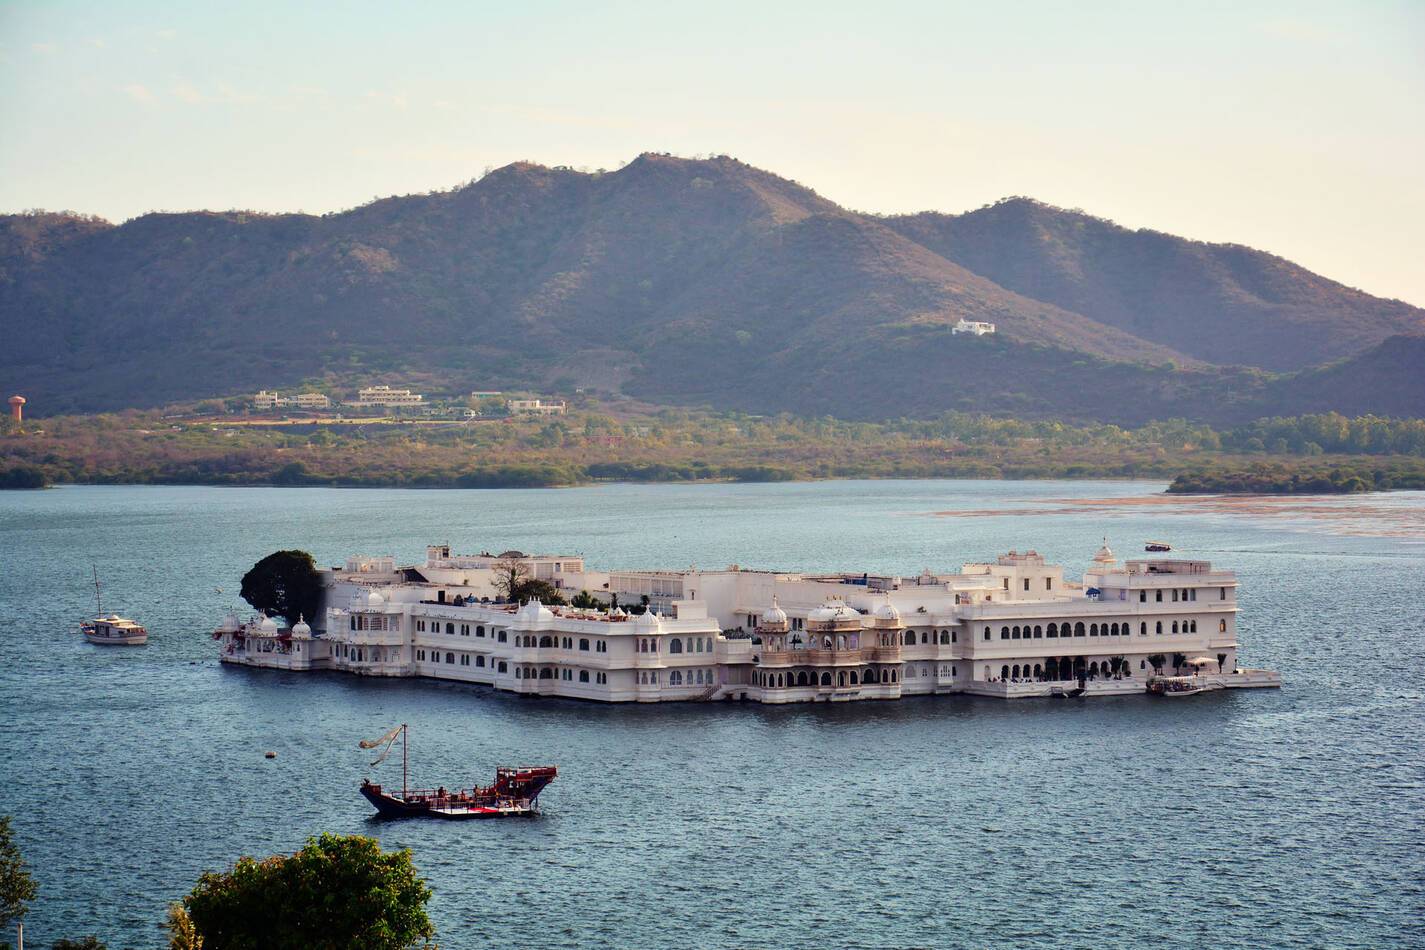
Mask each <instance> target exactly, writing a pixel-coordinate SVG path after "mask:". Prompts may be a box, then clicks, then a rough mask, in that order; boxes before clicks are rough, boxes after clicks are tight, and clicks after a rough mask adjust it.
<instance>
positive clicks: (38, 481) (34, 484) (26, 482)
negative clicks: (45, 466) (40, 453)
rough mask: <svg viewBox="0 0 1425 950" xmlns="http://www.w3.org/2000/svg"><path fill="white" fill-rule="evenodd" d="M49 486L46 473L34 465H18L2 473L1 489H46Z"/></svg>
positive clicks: (0, 473) (0, 474)
mask: <svg viewBox="0 0 1425 950" xmlns="http://www.w3.org/2000/svg"><path fill="white" fill-rule="evenodd" d="M47 485H49V479H48V478H47V477H45V473H44V472H43V471H42V470H41V469H38V468H35V467H34V466H33V465H16V466H14V467H13V468H9V469H6V470H5V471H3V472H0V489H4V488H22V489H31V488H44V487H46V486H47Z"/></svg>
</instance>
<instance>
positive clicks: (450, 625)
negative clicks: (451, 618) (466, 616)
mask: <svg viewBox="0 0 1425 950" xmlns="http://www.w3.org/2000/svg"><path fill="white" fill-rule="evenodd" d="M445 632H446V633H449V634H451V635H454V634H455V624H453V623H448V624H446V625H445Z"/></svg>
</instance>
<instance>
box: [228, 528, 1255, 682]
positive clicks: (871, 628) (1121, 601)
mask: <svg viewBox="0 0 1425 950" xmlns="http://www.w3.org/2000/svg"><path fill="white" fill-rule="evenodd" d="M511 570H515V571H516V572H517V573H518V574H519V575H520V576H523V577H526V578H529V579H531V580H536V581H542V582H544V583H546V584H548V585H549V586H551V587H553V588H554V589H556V590H557V591H560V592H561V593H565V594H575V593H580V592H582V593H583V594H584V596H582V597H579V598H578V599H579V600H580V602H581V603H584V604H585V606H584V607H582V608H576V607H566V606H552V605H551V606H546V605H544V604H541V603H540V602H539V601H537V600H531V601H528V602H526V603H523V604H515V603H503V602H501V601H500V599H499V596H500V590H501V579H502V578H508V577H509V576H510V574H509V572H510V571H511ZM321 577H322V583H323V587H324V598H325V607H324V608H323V610H322V616H320V617H317V618H307V619H305V620H303V622H299V623H297V624H294V625H293V626H292V627H291V628H290V629H283V628H280V627H279V626H278V625H277V623H276V621H275V620H274V619H272V618H267V617H258V618H255V619H253V620H251V621H249V622H247V623H242V622H240V621H239V620H238V618H237V616H236V615H235V614H229V615H228V616H227V617H226V618H225V619H224V620H223V622H222V624H221V625H220V626H219V627H218V628H217V630H216V631H215V633H214V638H215V639H216V640H218V641H219V648H220V651H221V652H220V658H221V659H222V661H223V662H224V663H232V664H238V665H243V666H257V667H270V668H277V669H285V670H334V671H343V672H349V673H355V674H359V675H364V676H388V677H427V678H431V679H442V680H455V681H460V682H466V683H476V684H484V685H487V686H492V687H494V688H496V689H500V690H505V691H509V692H514V693H521V694H527V695H537V696H566V697H572V698H580V699H589V700H598V701H602V702H664V701H679V700H698V701H704V700H719V699H728V700H748V701H753V702H762V703H796V702H838V701H852V700H864V699H899V698H901V697H904V696H914V695H931V694H935V695H939V694H953V693H968V694H974V695H981V696H995V697H1001V698H1023V697H1032V696H1056V695H1059V696H1073V695H1120V694H1129V693H1142V692H1145V691H1146V690H1148V689H1149V688H1150V687H1151V686H1153V685H1154V684H1155V683H1156V684H1157V685H1158V686H1160V687H1162V688H1163V689H1164V691H1165V692H1168V693H1170V694H1181V693H1185V692H1201V691H1204V690H1213V689H1231V688H1243V687H1260V686H1267V687H1270V686H1279V685H1281V679H1280V677H1279V676H1278V675H1277V674H1276V673H1274V672H1272V671H1269V670H1253V669H1246V668H1243V667H1241V666H1239V664H1238V659H1237V655H1238V643H1237V630H1236V620H1237V578H1236V576H1235V575H1234V574H1233V573H1232V572H1231V571H1225V570H1220V569H1216V568H1214V567H1213V566H1212V565H1211V564H1210V563H1208V562H1207V561H1188V560H1142V561H1129V562H1127V563H1126V564H1122V565H1120V564H1119V563H1118V562H1117V561H1116V559H1115V558H1114V557H1113V553H1112V552H1111V551H1109V550H1108V548H1107V546H1106V545H1105V546H1104V548H1102V549H1101V550H1100V551H1099V552H1098V553H1097V554H1096V555H1095V556H1094V559H1093V564H1092V566H1091V567H1090V568H1089V569H1088V570H1087V571H1085V573H1084V579H1083V582H1082V583H1075V582H1071V581H1068V580H1066V579H1065V578H1064V572H1063V568H1062V567H1059V566H1056V565H1051V564H1048V563H1046V562H1045V560H1044V558H1043V557H1042V556H1040V555H1039V554H1036V553H1035V552H1033V551H1029V552H1027V553H1016V552H1014V551H1011V552H1009V553H1008V554H1005V555H1001V556H1000V557H998V558H997V559H996V560H994V561H993V562H988V563H971V564H966V565H964V566H963V567H962V568H961V570H960V571H959V572H957V573H941V574H936V573H932V572H930V571H929V570H927V571H924V572H922V573H921V574H920V575H919V576H915V577H897V576H891V575H884V574H870V573H862V574H856V573H851V574H801V573H776V572H770V571H749V570H743V569H741V568H739V567H738V566H737V565H732V566H731V567H728V568H726V569H722V570H697V569H696V568H694V569H689V570H686V571H658V570H653V571H645V570H633V571H596V570H591V569H589V568H588V567H587V566H586V565H585V563H584V559H583V558H582V557H579V556H573V555H569V556H560V555H525V554H523V553H521V552H518V551H511V552H506V553H505V554H502V555H498V556H497V555H493V554H488V553H486V554H478V555H459V554H455V555H453V554H452V553H451V551H450V548H449V546H446V545H434V546H431V547H429V548H427V551H426V560H425V562H424V563H423V564H419V565H411V566H400V565H398V564H397V563H396V561H395V559H394V558H392V557H389V556H388V557H352V558H348V559H347V561H346V564H345V565H343V566H341V567H334V568H330V569H328V570H324V571H322V572H321ZM623 605H632V606H633V611H634V612H632V613H630V612H626V610H625V606H623ZM1165 668H1166V669H1168V670H1171V671H1172V675H1170V676H1165V675H1163V671H1164V669H1165Z"/></svg>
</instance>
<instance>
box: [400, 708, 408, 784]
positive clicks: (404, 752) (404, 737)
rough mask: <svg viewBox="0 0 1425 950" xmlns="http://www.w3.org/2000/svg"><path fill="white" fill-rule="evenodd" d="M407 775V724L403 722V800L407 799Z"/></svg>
mask: <svg viewBox="0 0 1425 950" xmlns="http://www.w3.org/2000/svg"><path fill="white" fill-rule="evenodd" d="M406 773H407V756H406V724H405V723H404V722H403V723H401V798H402V799H404V798H405V797H406Z"/></svg>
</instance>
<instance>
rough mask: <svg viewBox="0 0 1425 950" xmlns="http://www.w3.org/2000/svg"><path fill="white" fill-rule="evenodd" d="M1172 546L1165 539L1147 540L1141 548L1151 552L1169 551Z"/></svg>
mask: <svg viewBox="0 0 1425 950" xmlns="http://www.w3.org/2000/svg"><path fill="white" fill-rule="evenodd" d="M1172 549H1173V546H1172V545H1171V544H1169V543H1168V542H1166V541H1149V542H1148V543H1147V544H1145V545H1143V550H1145V551H1153V552H1164V551H1171V550H1172Z"/></svg>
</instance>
